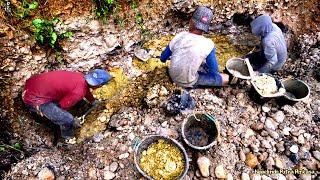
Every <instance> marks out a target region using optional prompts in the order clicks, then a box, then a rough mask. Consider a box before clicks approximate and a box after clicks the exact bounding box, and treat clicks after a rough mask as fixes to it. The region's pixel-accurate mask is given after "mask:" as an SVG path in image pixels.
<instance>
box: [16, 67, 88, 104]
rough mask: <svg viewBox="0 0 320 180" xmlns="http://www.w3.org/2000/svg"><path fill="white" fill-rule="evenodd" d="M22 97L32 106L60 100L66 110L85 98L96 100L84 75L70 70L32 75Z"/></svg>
mask: <svg viewBox="0 0 320 180" xmlns="http://www.w3.org/2000/svg"><path fill="white" fill-rule="evenodd" d="M22 98H23V101H24V102H25V103H26V104H29V105H32V106H38V105H42V104H45V103H47V102H58V103H59V105H60V107H61V108H62V109H65V110H67V109H69V108H71V107H72V106H74V105H75V104H76V103H77V102H79V101H80V100H82V99H83V98H86V99H87V100H88V101H90V102H93V101H94V97H93V96H92V94H91V92H90V90H89V85H88V83H87V82H86V80H85V79H84V75H83V74H82V73H79V72H70V71H51V72H46V73H42V74H38V75H34V76H32V77H31V78H29V79H28V80H27V82H26V84H25V87H24V94H23V97H22Z"/></svg>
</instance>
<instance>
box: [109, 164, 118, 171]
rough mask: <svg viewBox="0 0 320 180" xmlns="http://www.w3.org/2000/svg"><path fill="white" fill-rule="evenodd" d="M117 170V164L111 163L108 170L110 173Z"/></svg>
mask: <svg viewBox="0 0 320 180" xmlns="http://www.w3.org/2000/svg"><path fill="white" fill-rule="evenodd" d="M117 169H118V163H117V162H113V163H111V164H110V167H109V170H110V171H111V172H115V171H116V170H117Z"/></svg>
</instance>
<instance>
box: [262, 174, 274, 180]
mask: <svg viewBox="0 0 320 180" xmlns="http://www.w3.org/2000/svg"><path fill="white" fill-rule="evenodd" d="M261 180H272V179H271V178H270V177H268V176H266V175H262V176H261Z"/></svg>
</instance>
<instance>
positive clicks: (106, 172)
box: [104, 171, 116, 180]
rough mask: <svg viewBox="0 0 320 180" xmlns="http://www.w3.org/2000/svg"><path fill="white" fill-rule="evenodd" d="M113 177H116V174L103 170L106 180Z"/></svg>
mask: <svg viewBox="0 0 320 180" xmlns="http://www.w3.org/2000/svg"><path fill="white" fill-rule="evenodd" d="M115 177H116V175H115V174H114V173H113V172H111V171H105V172H104V179H106V180H110V179H113V178H115Z"/></svg>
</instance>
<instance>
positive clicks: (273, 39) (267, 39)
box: [250, 15, 288, 73]
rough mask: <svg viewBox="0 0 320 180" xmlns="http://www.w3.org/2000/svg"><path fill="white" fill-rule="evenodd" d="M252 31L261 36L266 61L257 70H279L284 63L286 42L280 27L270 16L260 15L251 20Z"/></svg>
mask: <svg viewBox="0 0 320 180" xmlns="http://www.w3.org/2000/svg"><path fill="white" fill-rule="evenodd" d="M250 25H251V30H252V33H253V34H254V35H256V36H260V37H261V44H262V48H263V52H264V55H265V58H266V59H267V62H266V63H265V64H264V65H263V66H262V67H261V68H260V69H259V70H258V71H259V72H262V73H265V72H270V71H276V70H280V69H281V68H282V66H283V64H284V63H285V61H286V59H287V57H288V55H287V44H286V41H285V39H284V36H283V34H282V31H281V29H280V28H279V27H278V26H277V25H276V24H274V23H272V20H271V17H270V16H268V15H261V16H259V17H257V18H256V19H255V20H253V21H252V22H251V24H250Z"/></svg>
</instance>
